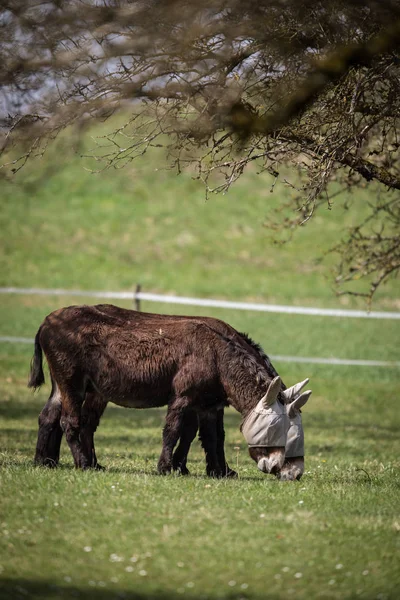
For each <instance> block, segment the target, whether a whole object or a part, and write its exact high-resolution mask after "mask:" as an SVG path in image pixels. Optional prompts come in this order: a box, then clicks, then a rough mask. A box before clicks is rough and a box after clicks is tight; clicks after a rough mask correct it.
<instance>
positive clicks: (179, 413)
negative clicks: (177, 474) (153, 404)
mask: <svg viewBox="0 0 400 600" xmlns="http://www.w3.org/2000/svg"><path fill="white" fill-rule="evenodd" d="M187 404H188V399H187V398H178V399H176V400H174V401H173V403H172V404H169V405H168V411H167V416H166V418H165V426H164V429H163V447H162V450H161V455H160V458H159V460H158V465H157V470H158V472H159V473H160V475H167V474H168V473H170V472H171V470H172V453H173V451H174V448H175V446H176V444H177V442H178V439H179V436H180V434H181V431H182V424H183V419H184V413H185V408H186V406H187Z"/></svg>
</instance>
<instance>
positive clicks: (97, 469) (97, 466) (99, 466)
mask: <svg viewBox="0 0 400 600" xmlns="http://www.w3.org/2000/svg"><path fill="white" fill-rule="evenodd" d="M93 469H94V470H95V471H105V470H106V468H105V467H103V466H102V465H100V464H99V463H96V464H95V465H94V467H93Z"/></svg>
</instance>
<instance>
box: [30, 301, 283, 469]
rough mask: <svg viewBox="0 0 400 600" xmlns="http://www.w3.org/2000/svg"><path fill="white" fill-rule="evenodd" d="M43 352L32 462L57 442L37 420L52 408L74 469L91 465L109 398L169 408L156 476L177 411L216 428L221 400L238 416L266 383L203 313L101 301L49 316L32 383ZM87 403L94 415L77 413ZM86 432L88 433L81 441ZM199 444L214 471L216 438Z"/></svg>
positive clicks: (224, 328)
mask: <svg viewBox="0 0 400 600" xmlns="http://www.w3.org/2000/svg"><path fill="white" fill-rule="evenodd" d="M42 349H43V351H44V352H45V354H46V357H47V360H48V363H49V367H50V372H51V376H52V381H53V391H52V395H51V397H50V399H49V402H48V403H47V405H46V407H45V409H44V410H43V411H42V413H41V417H40V430H39V439H38V446H37V453H36V459H37V462H46V459H47V458H48V456H46V450H45V449H46V448H47V449H48V447H49V443H50V439H51V438H52V436H53V437H54V436H56V437H57V436H59V430H57V423H54V422H53V423H52V424H51V425H50V429H51V428H53V429H52V430H51V431H49V427H47V425H46V423H45V421H46V418H45V417H46V414H47V413H49V412H50V408H54V406H59V405H60V404H61V427H62V429H63V430H64V431H65V434H66V438H67V442H68V444H69V446H70V449H71V452H72V454H73V457H74V461H75V464H76V466H80V467H83V468H86V467H88V466H91V465H93V464H96V459H95V454H94V446H93V432H94V431H95V428H96V426H97V424H98V420H99V418H100V416H101V413H102V411H103V410H104V408H105V406H106V404H107V400H105V399H108V398H111V399H112V401H113V402H115V403H116V404H120V405H122V406H131V407H136V408H147V407H151V406H162V405H164V404H166V403H167V404H168V415H167V422H166V426H165V429H164V447H163V452H162V454H161V457H160V461H159V471H160V472H163V473H164V472H168V471H169V470H170V469H171V467H172V450H173V448H174V446H175V444H176V442H177V439H178V437H179V433H180V431H181V426H182V420H183V418H184V416H185V412H186V414H187V415H188V414H190V412H187V411H195V412H196V413H197V414H203V415H207V418H211V420H214V423H216V415H217V414H218V412H219V411H218V409H220V408H221V404H224V403H227V401H228V398H229V403H230V404H232V405H233V406H234V407H235V408H236V409H237V410H238V411H239V412H241V414H242V415H243V416H245V415H246V414H247V413H248V412H249V410H251V409H252V408H253V407H254V406H255V404H256V403H257V402H258V400H259V399H260V397H261V396H262V395H263V394H264V393H265V390H266V388H267V385H268V383H269V381H270V379H271V377H270V375H269V374H268V372H267V369H266V367H265V364H264V363H263V361H262V360H261V358H260V355H259V354H258V353H257V351H256V350H255V349H254V348H251V346H249V345H248V344H247V343H246V342H245V341H244V340H243V337H241V336H240V334H238V332H236V331H235V330H234V329H233V328H231V327H230V326H229V325H227V324H226V323H223V322H222V321H218V320H216V319H211V318H209V319H206V318H204V317H201V318H190V317H180V318H176V317H168V316H165V315H148V314H146V313H137V312H136V311H128V310H125V309H120V308H117V307H111V306H109V305H99V306H97V307H89V306H82V307H69V308H65V309H61V310H59V311H56V312H54V313H52V314H50V315H49V316H48V317H47V318H46V319H45V321H44V322H43V324H42V326H41V327H40V329H39V331H38V334H37V336H36V340H35V355H34V359H33V362H32V370H31V379H30V382H29V385H30V386H31V387H38V386H39V385H41V384H42V383H43V381H44V377H43V371H42V367H41V361H42V355H41V352H42ZM103 399H104V400H103ZM84 400H85V403H84V404H83V402H84ZM87 401H88V402H87ZM91 402H92V403H97V404H98V409H99V410H98V411H97V412H98V415H95V416H94V413H95V412H96V411H92V410H90V411H88V410H87V411H86V414H85V405H88V406H89V405H90V403H91ZM82 405H83V409H82ZM81 409H82V410H81ZM58 427H59V426H58ZM85 428H86V429H87V430H88V431H89V432H91V433H89V434H88V435H87V436H85V433H84V432H85ZM207 431H208V430H207ZM90 435H91V436H92V437H91V439H90ZM204 437H207V435H205V436H204ZM208 437H212V438H215V436H208ZM82 442H83V443H82ZM189 445H190V444H189ZM203 445H204V447H205V450H206V454H207V453H208V454H209V456H210V457H211V458H210V463H215V465H218V464H219V465H221V460H222V459H221V457H220V458H219V459H218V451H217V449H216V447H215V439H212V440H205V439H204V440H203ZM268 451H269V449H263V452H268ZM184 455H185V453H184V452H183V453H182V456H184ZM50 458H51V460H55V459H53V458H52V457H50ZM176 462H177V463H179V453H178V457H177V459H176ZM181 462H183V461H181ZM217 468H218V467H217Z"/></svg>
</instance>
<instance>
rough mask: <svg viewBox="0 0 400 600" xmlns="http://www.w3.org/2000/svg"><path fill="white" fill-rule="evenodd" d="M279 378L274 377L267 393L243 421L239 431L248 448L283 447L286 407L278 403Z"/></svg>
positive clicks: (286, 425) (286, 422)
mask: <svg viewBox="0 0 400 600" xmlns="http://www.w3.org/2000/svg"><path fill="white" fill-rule="evenodd" d="M281 385H282V382H281V378H280V377H275V379H273V380H272V381H271V383H270V384H269V386H268V390H267V393H266V394H265V396H264V397H263V398H261V400H260V402H259V403H258V404H257V405H256V407H255V408H253V410H252V411H250V413H249V414H248V415H247V417H246V418H245V420H244V421H243V424H242V427H241V430H242V433H243V435H244V438H245V440H246V442H247V444H248V446H249V447H250V448H252V447H255V446H257V447H264V448H272V447H285V446H286V438H287V433H288V429H289V417H288V415H287V410H286V406H284V405H283V404H281V403H280V402H278V400H277V398H278V394H279V392H280V391H281Z"/></svg>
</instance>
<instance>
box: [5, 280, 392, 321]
mask: <svg viewBox="0 0 400 600" xmlns="http://www.w3.org/2000/svg"><path fill="white" fill-rule="evenodd" d="M0 294H27V295H42V296H80V297H82V298H104V299H114V300H147V301H148V302H165V303H168V304H186V305H189V306H211V307H214V308H229V309H236V310H250V311H258V312H271V313H286V314H291V315H313V316H324V317H352V318H358V319H400V312H377V311H370V312H368V311H366V310H345V309H341V308H311V307H306V306H286V305H281V304H259V303H255V302H232V301H229V300H213V299H211V298H189V297H186V296H171V295H164V294H151V293H147V292H135V291H132V292H107V291H93V290H87V291H86V290H63V289H42V288H17V287H0Z"/></svg>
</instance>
